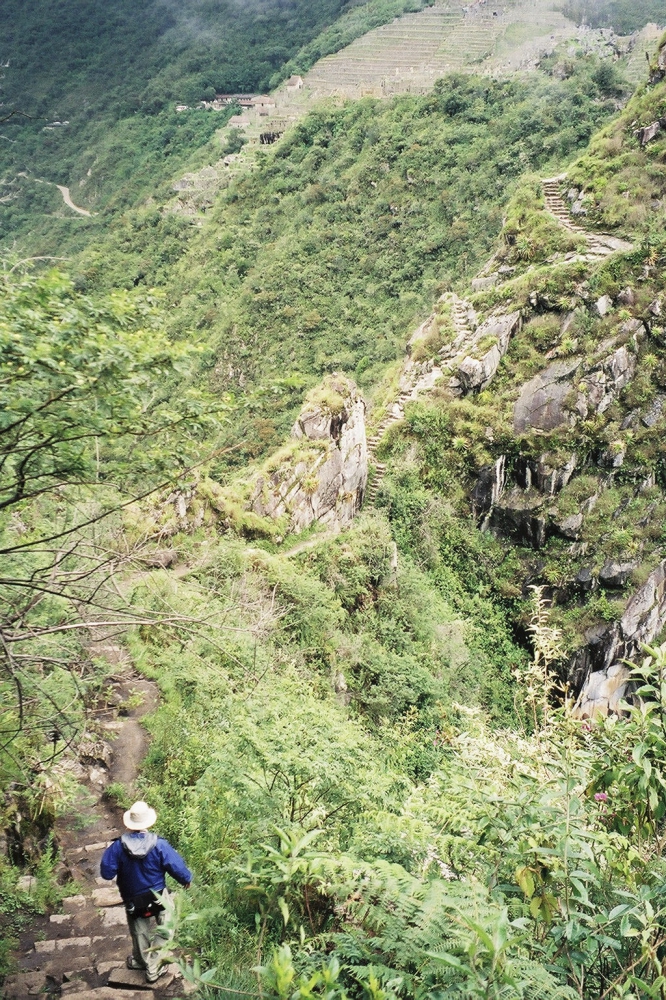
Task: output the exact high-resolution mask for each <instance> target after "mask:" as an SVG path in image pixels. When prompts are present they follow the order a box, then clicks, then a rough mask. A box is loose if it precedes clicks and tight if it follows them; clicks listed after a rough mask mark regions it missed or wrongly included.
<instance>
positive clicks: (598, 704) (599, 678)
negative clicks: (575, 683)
mask: <svg viewBox="0 0 666 1000" xmlns="http://www.w3.org/2000/svg"><path fill="white" fill-rule="evenodd" d="M630 676H631V672H630V670H629V668H628V667H625V666H623V664H621V663H613V664H612V665H611V666H610V667H608V668H607V669H606V670H595V672H594V673H592V674H590V676H589V677H588V679H587V681H586V683H585V685H584V687H583V690H582V691H581V693H580V695H579V697H578V701H577V702H576V704H575V705H574V708H573V711H572V713H571V714H572V715H573V717H574V719H596V718H602V717H606V716H607V715H610V714H611V713H613V712H617V711H618V710H619V707H620V702H621V701H622V699H623V698H625V697H626V696H627V694H628V693H629V691H628V689H629V678H630Z"/></svg>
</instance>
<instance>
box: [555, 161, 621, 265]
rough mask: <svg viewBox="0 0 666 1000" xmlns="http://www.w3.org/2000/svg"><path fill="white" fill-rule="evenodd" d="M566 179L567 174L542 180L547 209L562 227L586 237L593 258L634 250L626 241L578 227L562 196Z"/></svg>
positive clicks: (589, 252)
mask: <svg viewBox="0 0 666 1000" xmlns="http://www.w3.org/2000/svg"><path fill="white" fill-rule="evenodd" d="M565 179H566V174H561V175H560V176H559V177H547V178H545V179H544V180H542V182H541V184H542V187H543V193H544V198H545V200H546V209H547V211H548V212H550V214H551V215H552V216H554V217H555V218H556V219H557V221H558V222H559V223H560V225H562V226H564V227H565V228H566V229H569V230H570V231H571V232H572V233H580V234H581V235H582V236H585V238H586V239H587V244H588V251H587V253H588V254H589V255H590V256H591V257H599V258H603V257H608V256H610V254H612V253H617V252H618V251H623V252H625V253H626V252H627V251H629V250H632V249H633V245H632V244H631V243H628V242H627V241H626V240H621V239H619V238H618V237H617V236H610V235H609V234H607V233H593V232H590V231H589V230H588V229H583V227H582V226H577V225H576V224H575V222H573V220H572V218H571V214H570V212H569V209H568V208H567V206H566V203H565V201H564V199H563V198H562V195H561V194H560V184H561V183H562V181H564V180H565Z"/></svg>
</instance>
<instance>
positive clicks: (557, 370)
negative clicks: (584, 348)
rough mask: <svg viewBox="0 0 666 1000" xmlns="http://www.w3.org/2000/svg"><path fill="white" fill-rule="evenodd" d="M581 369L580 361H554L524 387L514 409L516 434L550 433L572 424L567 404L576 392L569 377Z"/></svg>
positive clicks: (576, 359) (578, 359)
mask: <svg viewBox="0 0 666 1000" xmlns="http://www.w3.org/2000/svg"><path fill="white" fill-rule="evenodd" d="M580 365H581V359H580V358H573V359H572V360H569V361H554V362H553V363H552V364H551V365H548V367H547V368H546V369H545V370H544V371H542V372H539V374H538V375H535V376H534V378H532V379H530V380H529V382H526V383H525V385H524V386H523V388H522V390H521V393H520V396H519V397H518V399H517V400H516V403H515V406H514V408H513V429H514V431H515V433H516V434H523V433H524V432H525V431H527V430H530V429H535V430H542V431H551V430H554V429H555V428H556V427H560V426H561V425H562V424H566V423H569V422H570V421H571V414H570V411H569V410H568V409H567V408H566V407H565V400H566V399H567V396H569V394H570V393H571V390H572V388H573V385H572V382H571V381H570V377H571V376H572V375H573V373H574V372H575V371H576V370H577V369H578V368H579V367H580Z"/></svg>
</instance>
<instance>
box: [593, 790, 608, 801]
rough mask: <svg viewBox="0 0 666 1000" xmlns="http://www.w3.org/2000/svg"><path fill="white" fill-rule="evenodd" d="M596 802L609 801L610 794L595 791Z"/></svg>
mask: <svg viewBox="0 0 666 1000" xmlns="http://www.w3.org/2000/svg"><path fill="white" fill-rule="evenodd" d="M594 801H595V802H608V795H607V794H606V792H595V793H594Z"/></svg>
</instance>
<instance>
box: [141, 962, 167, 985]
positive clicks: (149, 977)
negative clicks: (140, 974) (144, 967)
mask: <svg viewBox="0 0 666 1000" xmlns="http://www.w3.org/2000/svg"><path fill="white" fill-rule="evenodd" d="M168 971H169V970H168V968H167V967H166V965H163V966H162V968H161V969H158V970H157V972H147V973H146V982H147V983H156V982H157V980H158V979H161V978H162V976H166V974H167V972H168Z"/></svg>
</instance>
